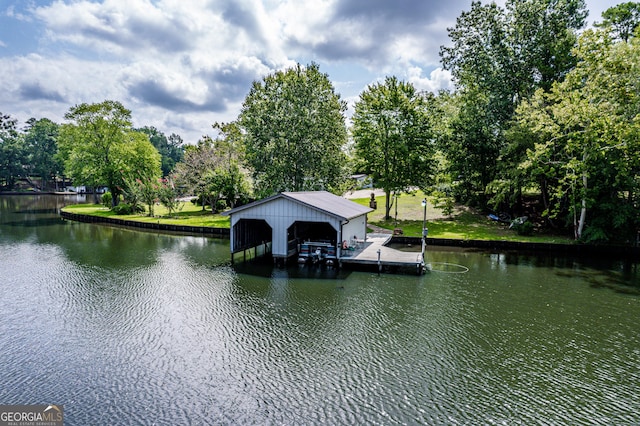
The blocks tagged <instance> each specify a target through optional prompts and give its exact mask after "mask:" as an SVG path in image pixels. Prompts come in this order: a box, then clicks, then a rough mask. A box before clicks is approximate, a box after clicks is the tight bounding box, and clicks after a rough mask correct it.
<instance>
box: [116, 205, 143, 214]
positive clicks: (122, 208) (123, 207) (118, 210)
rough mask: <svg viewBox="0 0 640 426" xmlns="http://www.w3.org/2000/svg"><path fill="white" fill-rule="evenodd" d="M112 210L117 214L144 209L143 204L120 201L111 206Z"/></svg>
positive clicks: (131, 212)
mask: <svg viewBox="0 0 640 426" xmlns="http://www.w3.org/2000/svg"><path fill="white" fill-rule="evenodd" d="M111 210H112V211H113V212H114V213H115V214H117V215H128V214H134V213H141V212H143V211H144V209H143V208H142V207H141V206H139V205H138V206H136V205H134V204H129V203H119V204H118V205H116V206H113V207H111Z"/></svg>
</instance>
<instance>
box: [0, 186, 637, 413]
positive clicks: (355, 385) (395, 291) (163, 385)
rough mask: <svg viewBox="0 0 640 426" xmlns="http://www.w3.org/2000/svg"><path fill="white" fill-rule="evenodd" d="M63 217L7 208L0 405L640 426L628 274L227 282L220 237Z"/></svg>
mask: <svg viewBox="0 0 640 426" xmlns="http://www.w3.org/2000/svg"><path fill="white" fill-rule="evenodd" d="M68 202H76V197H75V196H74V197H68V198H63V197H54V196H29V197H25V196H2V197H0V249H1V253H2V257H1V260H0V404H46V403H54V404H63V405H64V411H65V420H66V423H65V424H68V425H89V424H91V425H107V424H109V425H112V424H149V425H151V424H158V425H183V424H184V425H186V424H194V425H195V424H216V425H217V424H223V425H225V424H229V425H237V424H242V425H245V424H248V425H251V424H255V425H264V424H282V425H290V424H294V425H307V424H308V425H313V424H320V423H324V424H372V425H376V424H377V425H395V424H447V425H451V424H453V425H456V424H473V425H478V424H504V425H513V424H524V425H535V424H541V425H546V424H570V425H594V424H595V425H631V424H639V423H640V368H639V366H640V296H639V291H640V288H639V287H638V278H639V272H638V265H637V264H634V263H629V262H623V261H604V260H603V261H594V260H590V261H586V260H583V261H576V260H571V259H564V258H557V257H536V256H531V255H526V256H525V255H515V254H506V253H486V252H461V251H458V252H455V251H439V250H436V249H434V248H430V249H429V251H428V252H427V256H428V257H427V260H428V262H430V263H431V264H432V266H433V269H434V270H433V271H432V272H430V273H428V274H426V275H423V276H411V275H407V276H404V275H381V276H378V275H377V274H375V273H366V272H348V271H341V272H339V273H335V272H332V271H323V270H317V269H315V270H314V269H308V268H307V269H300V267H298V266H297V265H296V266H294V267H293V268H292V269H289V270H287V269H272V268H271V266H270V265H266V266H265V265H259V264H250V265H246V264H245V265H243V266H241V267H239V268H238V269H234V268H232V267H231V266H230V265H229V244H228V241H224V240H216V239H209V238H203V237H189V236H169V235H159V234H154V233H145V232H138V231H131V230H125V229H119V228H114V227H107V226H100V225H91V224H83V223H72V222H65V221H63V220H61V219H60V218H59V217H58V215H57V209H58V208H60V207H61V206H62V205H63V204H65V203H68ZM467 269H468V271H467ZM465 271H466V272H465Z"/></svg>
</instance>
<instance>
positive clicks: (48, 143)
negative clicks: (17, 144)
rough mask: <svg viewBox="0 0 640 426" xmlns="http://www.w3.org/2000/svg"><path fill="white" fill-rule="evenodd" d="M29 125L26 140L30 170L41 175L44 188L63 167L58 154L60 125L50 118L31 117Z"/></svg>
mask: <svg viewBox="0 0 640 426" xmlns="http://www.w3.org/2000/svg"><path fill="white" fill-rule="evenodd" d="M27 125H28V127H27V129H26V132H25V135H24V140H25V150H26V155H27V162H28V164H29V171H30V173H31V174H35V175H38V176H40V178H41V180H42V187H43V188H44V187H46V186H47V182H48V180H49V179H51V178H53V179H54V180H55V179H56V176H57V175H58V174H60V173H61V172H62V168H63V167H62V164H61V162H60V161H59V159H58V157H57V156H56V154H57V152H58V131H59V126H58V124H57V123H54V122H53V121H51V120H49V119H48V118H41V119H40V120H36V119H35V118H31V119H29V120H28V121H27Z"/></svg>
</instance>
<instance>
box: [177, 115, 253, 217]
mask: <svg viewBox="0 0 640 426" xmlns="http://www.w3.org/2000/svg"><path fill="white" fill-rule="evenodd" d="M216 126H217V127H216ZM214 127H216V128H218V129H219V130H221V133H220V135H219V137H218V138H216V140H215V141H214V140H212V139H211V138H204V139H202V140H200V141H199V142H198V144H197V145H196V146H189V147H187V149H186V151H185V156H184V159H183V161H182V162H180V163H178V164H177V166H176V174H175V182H176V185H177V186H178V187H181V188H185V189H186V190H187V191H189V192H190V193H191V194H194V195H196V196H198V197H199V198H200V199H201V200H202V208H203V209H204V206H205V205H210V206H211V207H212V211H213V212H216V211H218V201H219V200H221V199H225V200H226V202H227V204H228V205H229V206H234V205H235V203H236V202H241V203H243V202H246V200H247V199H248V198H249V197H250V194H251V188H250V185H249V180H248V177H247V175H248V171H247V170H246V169H244V168H243V167H242V164H243V155H244V154H243V149H242V134H241V132H240V131H239V129H238V128H237V125H236V124H235V123H230V124H218V123H216V125H214Z"/></svg>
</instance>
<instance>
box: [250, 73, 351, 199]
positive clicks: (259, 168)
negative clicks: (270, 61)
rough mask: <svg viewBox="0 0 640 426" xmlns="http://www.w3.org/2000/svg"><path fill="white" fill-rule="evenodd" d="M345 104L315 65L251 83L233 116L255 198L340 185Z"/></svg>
mask: <svg viewBox="0 0 640 426" xmlns="http://www.w3.org/2000/svg"><path fill="white" fill-rule="evenodd" d="M346 109H347V107H346V103H345V102H343V101H342V100H341V99H340V96H339V95H338V94H336V93H335V90H334V88H333V85H332V84H331V82H330V80H329V78H328V76H327V75H326V74H322V73H321V72H320V70H319V67H318V65H317V64H313V63H312V64H311V65H308V66H307V67H302V66H301V65H299V64H298V65H297V66H295V67H293V68H290V69H287V70H285V71H278V72H276V73H274V74H271V75H268V76H266V77H264V78H263V80H262V81H261V82H254V83H253V86H252V87H251V90H250V92H249V94H248V95H247V97H246V99H245V101H244V104H243V106H242V111H241V113H240V117H239V124H240V126H241V127H242V128H243V129H244V130H245V131H246V139H245V144H246V155H247V160H248V163H249V164H250V166H251V168H252V173H253V179H254V191H255V192H256V195H257V196H258V197H264V196H269V195H272V194H275V193H278V192H281V191H303V190H321V189H325V190H329V191H331V190H335V189H336V188H337V187H338V186H339V185H340V184H342V183H343V182H344V181H345V180H346V176H348V173H347V172H348V171H347V170H346V165H347V164H348V163H347V161H346V156H345V153H344V151H343V148H344V147H345V145H346V142H347V130H346V126H345V122H344V118H345V117H344V112H345V111H346Z"/></svg>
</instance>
